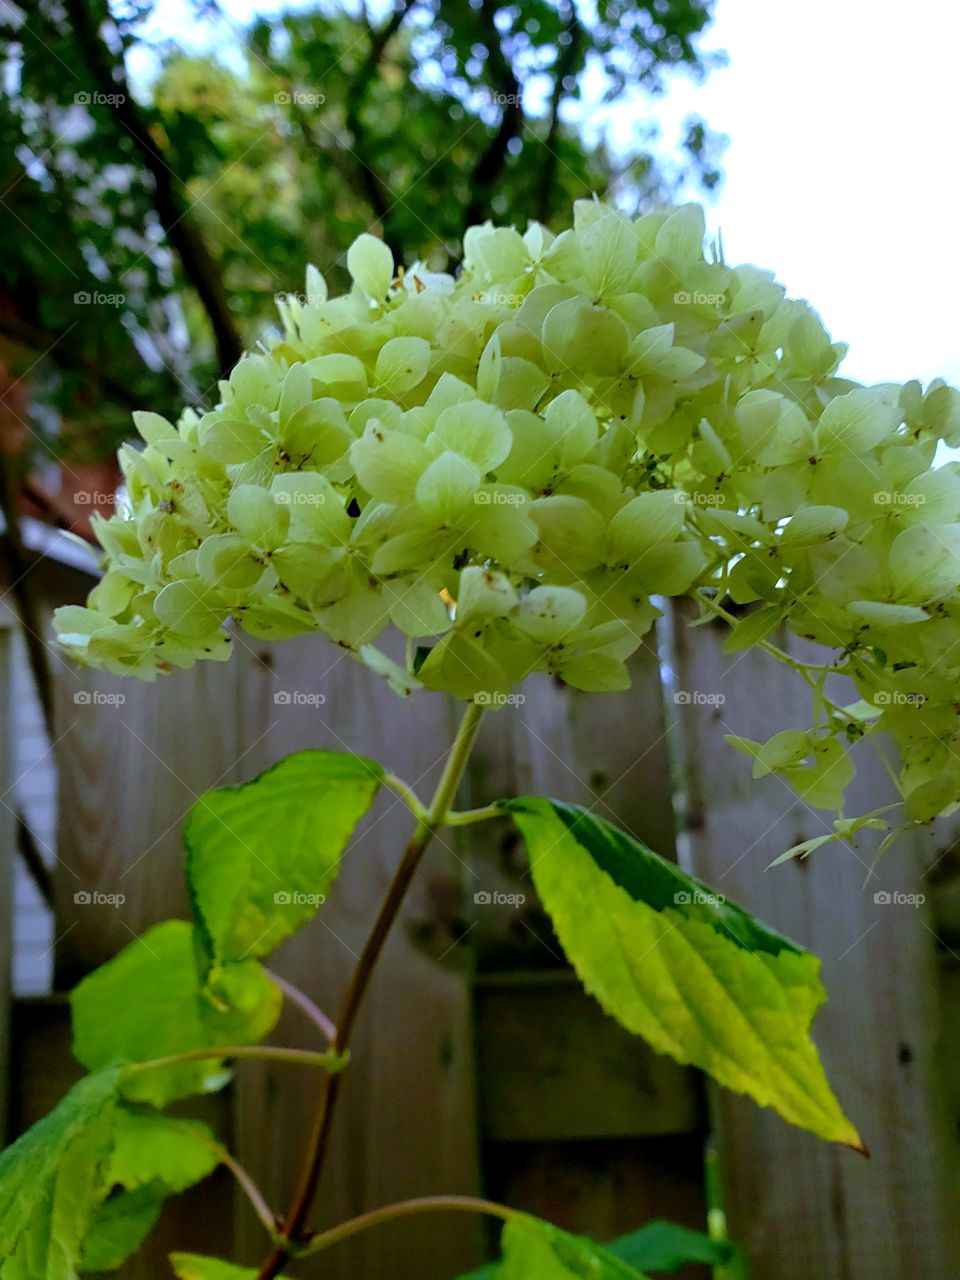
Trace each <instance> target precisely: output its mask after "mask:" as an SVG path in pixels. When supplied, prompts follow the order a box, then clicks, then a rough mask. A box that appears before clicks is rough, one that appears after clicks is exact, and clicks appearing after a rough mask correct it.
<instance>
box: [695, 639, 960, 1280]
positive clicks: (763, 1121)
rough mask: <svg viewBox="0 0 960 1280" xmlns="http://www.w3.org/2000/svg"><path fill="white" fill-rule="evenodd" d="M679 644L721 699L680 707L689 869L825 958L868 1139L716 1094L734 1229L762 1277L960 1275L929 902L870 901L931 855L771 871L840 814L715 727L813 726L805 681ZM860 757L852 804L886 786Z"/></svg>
mask: <svg viewBox="0 0 960 1280" xmlns="http://www.w3.org/2000/svg"><path fill="white" fill-rule="evenodd" d="M681 621H682V619H681ZM720 634H721V635H722V632H721V633H720ZM676 649H677V670H678V675H677V679H678V683H679V686H680V688H681V689H683V690H685V691H686V692H688V693H692V694H696V693H700V694H716V693H722V694H723V695H725V697H726V702H725V703H724V704H723V705H722V706H720V707H716V708H709V707H698V706H696V705H695V703H693V702H691V703H688V705H687V706H685V707H683V708H682V709H681V710H682V727H683V730H684V733H683V737H684V742H685V761H686V772H687V778H688V782H689V787H690V809H689V813H688V828H689V857H690V862H691V864H692V868H693V870H695V871H696V872H697V874H699V875H700V876H702V877H703V878H704V879H705V880H707V881H709V882H710V883H711V884H713V885H714V886H715V887H716V888H717V889H718V890H719V891H720V892H722V893H724V894H726V895H727V896H728V897H731V898H733V899H734V900H736V901H739V902H741V903H742V904H743V905H744V906H746V907H748V908H750V909H751V910H754V911H756V912H757V913H758V914H759V915H760V916H762V917H763V919H765V920H766V921H767V922H768V923H770V924H772V925H774V926H775V927H777V928H779V929H781V930H782V931H783V932H785V933H786V934H788V935H790V936H792V937H795V938H796V939H798V941H800V942H802V943H804V944H805V945H807V946H809V947H810V948H811V949H812V950H814V951H815V952H817V953H818V954H819V955H820V956H821V957H822V959H823V978H824V982H825V985H826V988H827V990H828V992H829V996H830V998H829V1001H828V1003H827V1005H826V1006H825V1008H824V1009H823V1010H822V1011H821V1012H820V1014H819V1015H818V1017H817V1019H816V1022H815V1024H814V1033H815V1037H816V1040H817V1042H818V1044H819V1045H820V1048H821V1055H822V1057H823V1059H824V1064H825V1066H826V1068H827V1072H828V1075H829V1076H830V1079H831V1081H832V1082H833V1084H834V1086H835V1089H836V1092H837V1094H838V1095H839V1097H840V1100H841V1102H842V1103H843V1105H844V1107H845V1109H846V1110H847V1112H848V1114H849V1115H850V1117H851V1118H852V1119H853V1120H854V1122H855V1123H856V1124H858V1126H859V1127H860V1130H861V1133H862V1134H863V1136H864V1138H865V1140H866V1142H867V1144H868V1146H869V1147H870V1149H871V1151H872V1153H873V1156H872V1159H871V1160H869V1161H867V1160H864V1159H862V1158H861V1157H860V1156H857V1155H855V1154H854V1153H853V1152H850V1151H847V1150H843V1149H839V1148H836V1147H833V1146H828V1145H827V1144H824V1143H821V1142H819V1141H818V1140H816V1139H814V1138H812V1137H809V1136H807V1135H806V1134H803V1133H801V1132H799V1131H798V1130H796V1129H793V1128H791V1127H789V1126H787V1125H786V1124H784V1123H783V1122H781V1121H780V1120H779V1119H778V1118H777V1117H776V1116H774V1115H773V1114H772V1113H771V1112H769V1111H761V1110H758V1109H757V1108H755V1107H754V1106H753V1104H752V1103H749V1102H747V1101H745V1100H743V1099H740V1098H737V1097H734V1096H733V1095H731V1094H728V1093H719V1094H717V1095H716V1097H715V1120H716V1125H717V1128H718V1130H719V1141H720V1152H721V1163H722V1167H723V1169H724V1177H725V1183H726V1199H727V1206H728V1212H729V1217H730V1225H731V1232H732V1234H733V1235H734V1236H735V1237H736V1238H739V1239H741V1240H742V1241H743V1242H744V1244H745V1245H746V1247H747V1252H748V1254H749V1257H750V1261H751V1264H752V1267H753V1270H752V1274H753V1275H756V1276H762V1277H763V1280H809V1277H810V1276H811V1275H823V1276H843V1277H844V1278H845V1280H908V1278H909V1280H913V1277H916V1276H923V1277H924V1280H948V1278H952V1277H955V1276H956V1275H957V1274H958V1273H960V1253H958V1251H957V1249H958V1246H957V1241H956V1236H955V1230H954V1218H955V1211H954V1210H953V1209H951V1208H949V1207H948V1205H947V1204H946V1202H945V1197H946V1194H947V1188H948V1179H947V1176H946V1169H945V1164H944V1161H945V1157H946V1152H947V1150H948V1144H949V1141H950V1139H949V1136H948V1135H947V1133H946V1126H945V1122H944V1117H943V1115H942V1112H941V1109H940V1103H939V1102H938V1085H937V1080H936V1074H935V1065H934V1063H935V1048H936V1041H937V1007H936V1001H937V997H936V990H937V982H936V969H935V956H934V951H935V943H934V938H933V935H932V933H931V931H930V928H929V925H928V922H927V919H926V917H925V914H924V911H923V910H917V909H915V908H913V907H910V906H906V905H880V904H876V903H875V902H874V897H873V895H874V893H875V892H876V891H878V890H884V891H887V892H890V893H894V892H898V891H899V892H901V893H918V892H919V893H922V892H923V891H924V882H923V881H922V879H921V877H922V873H923V863H922V859H921V858H920V856H919V853H918V850H917V848H916V847H915V846H911V845H910V843H909V842H904V843H903V844H902V845H900V846H898V847H896V848H895V849H894V850H893V851H891V852H890V853H889V854H888V855H887V857H886V859H885V861H884V862H883V863H882V864H881V867H880V869H879V872H878V876H877V877H876V878H871V879H869V880H868V878H867V870H868V866H869V862H870V845H869V842H867V841H864V842H863V847H861V848H858V850H857V852H856V853H854V852H852V851H851V850H849V849H848V848H847V847H846V846H843V845H835V846H828V847H827V848H825V849H823V850H821V851H819V852H818V853H816V854H814V855H813V857H812V858H811V859H810V860H809V862H807V863H804V864H792V865H788V866H785V867H780V868H776V869H774V870H772V871H770V872H769V873H766V874H765V873H764V867H765V866H766V865H767V864H768V863H769V862H770V860H771V859H772V858H773V857H774V856H776V855H777V854H778V853H780V852H782V851H783V850H784V849H786V848H788V847H789V846H790V845H792V844H794V843H796V842H797V841H799V840H802V839H805V838H807V837H809V836H812V835H818V834H822V833H823V832H824V831H825V830H827V829H828V826H829V820H830V815H825V814H822V813H819V812H817V811H812V810H810V809H809V808H807V807H806V806H805V805H804V804H802V803H801V802H800V801H799V800H797V798H796V797H795V796H794V795H793V793H792V792H789V791H788V790H787V789H786V787H785V784H783V783H782V781H781V780H779V779H777V778H775V777H771V778H767V779H764V780H763V781H762V782H755V781H753V780H751V778H750V772H751V770H750V762H749V761H748V760H747V759H746V758H745V757H743V756H741V755H739V754H738V753H736V752H734V751H733V750H732V749H730V748H728V747H727V746H726V745H725V744H724V743H723V741H722V738H723V735H724V734H725V733H738V734H744V735H746V736H748V737H752V738H757V739H764V738H766V737H769V736H770V735H771V734H772V733H774V732H775V731H777V730H778V729H781V728H785V727H788V726H791V725H800V726H802V725H804V724H805V723H807V718H808V716H809V697H808V695H807V694H806V690H805V686H804V685H803V683H802V682H801V681H800V680H799V678H798V677H795V676H793V675H791V674H790V673H789V672H786V671H784V669H783V668H782V667H780V666H779V664H777V663H776V662H775V661H774V660H772V659H770V658H768V657H766V656H765V655H762V654H747V655H743V654H733V655H724V654H723V653H722V651H721V648H720V643H719V636H718V634H717V632H716V630H715V629H714V628H712V627H704V628H698V629H696V630H689V629H687V628H686V627H684V626H682V625H679V626H678V628H677V633H676ZM858 765H859V770H860V772H859V777H858V780H857V782H856V783H855V784H854V787H853V788H852V789H851V794H850V802H849V811H850V812H851V813H858V812H862V811H864V810H866V809H869V808H873V807H874V806H876V805H877V804H879V803H883V801H884V799H885V798H887V797H888V789H889V784H888V783H887V782H886V780H885V778H884V777H883V774H882V771H881V770H880V768H879V766H878V765H877V764H876V763H875V761H874V759H873V758H872V755H871V754H870V753H868V752H866V749H865V744H864V751H863V752H861V753H859V754H858ZM865 881H866V883H865Z"/></svg>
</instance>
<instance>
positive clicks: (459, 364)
mask: <svg viewBox="0 0 960 1280" xmlns="http://www.w3.org/2000/svg"><path fill="white" fill-rule="evenodd" d="M347 265H348V268H349V271H350V275H351V278H352V280H353V287H352V289H351V291H350V293H349V294H348V295H345V296H342V297H337V298H328V296H327V289H326V285H325V282H324V280H323V278H322V276H321V275H320V273H319V272H318V271H317V270H315V269H314V268H310V269H309V271H308V273H307V281H306V295H305V296H304V297H302V298H296V297H291V296H289V295H288V296H287V297H286V298H285V299H284V300H282V301H281V302H280V304H279V305H280V313H281V319H282V334H281V333H278V334H277V335H276V336H274V337H273V338H271V339H270V340H269V341H267V342H266V343H265V344H264V345H263V347H262V348H261V349H259V350H258V351H256V352H255V353H254V354H251V355H249V356H247V357H245V358H244V359H243V360H242V361H241V362H240V364H238V365H237V367H236V368H235V369H234V371H233V372H232V374H231V375H230V378H229V380H228V381H224V382H222V383H221V384H220V393H221V395H220V403H219V405H218V407H217V408H216V409H214V410H212V411H211V412H208V413H203V414H198V413H197V412H195V411H193V410H190V409H188V410H187V411H186V412H185V413H184V414H183V415H182V416H181V418H180V420H179V422H178V423H177V425H176V426H174V425H172V424H171V423H169V422H167V421H166V420H165V419H163V418H161V417H159V416H158V415H156V414H153V413H140V414H137V415H135V421H136V425H137V429H138V431H139V432H140V435H141V436H142V437H143V439H144V441H145V447H143V448H142V449H140V450H138V449H135V448H133V447H125V448H124V449H123V450H122V451H121V461H122V465H123V470H124V474H125V477H126V489H127V496H128V508H127V509H124V510H120V511H118V512H117V514H115V515H114V516H113V517H112V518H111V519H109V520H103V519H101V518H95V520H96V533H97V536H98V538H99V540H100V542H101V543H102V545H103V547H104V549H105V552H106V566H105V567H106V573H105V576H104V578H103V580H102V581H101V582H100V584H99V585H98V586H97V587H96V589H95V590H94V591H93V593H92V594H91V597H90V600H89V605H88V607H87V608H79V607H68V608H65V609H61V610H59V611H58V614H57V618H56V626H57V630H58V633H59V638H60V643H61V644H62V645H63V646H64V647H65V648H66V649H67V650H69V651H70V652H71V653H72V654H73V655H75V656H76V657H77V658H78V659H80V660H81V661H83V662H87V663H90V664H93V665H96V666H100V667H105V668H106V669H108V670H110V671H113V672H117V673H124V674H133V675H137V676H140V677H143V678H146V679H151V678H153V677H154V676H155V674H156V673H157V672H158V671H164V670H169V669H171V668H175V667H188V666H190V665H191V664H192V663H193V662H194V661H196V660H197V659H198V658H209V659H224V658H226V657H227V656H228V655H229V652H230V647H231V637H230V627H229V626H227V625H225V624H227V623H228V622H229V621H230V620H232V625H233V626H236V627H239V628H242V630H243V631H245V632H247V633H249V634H250V635H253V636H257V637H263V638H268V639H276V638H280V637H284V636H291V635H295V634H298V633H301V632H306V631H311V630H318V631H322V632H324V633H325V634H326V635H327V636H328V637H330V639H332V640H333V641H335V642H336V643H337V644H339V645H342V646H344V647H345V648H346V649H348V650H349V651H350V652H351V653H352V654H354V655H356V656H357V657H358V658H360V659H361V660H363V661H364V662H366V663H368V664H369V665H370V666H371V667H373V668H374V669H376V670H378V671H380V672H381V673H382V674H384V675H386V676H387V678H388V679H389V680H390V682H391V684H392V685H393V686H394V687H395V688H396V689H398V690H399V691H403V692H408V691H410V690H411V689H414V688H416V687H418V686H426V687H427V688H431V689H443V690H447V691H449V692H451V693H453V694H454V695H456V696H457V697H460V698H472V697H476V696H477V695H478V694H487V695H490V694H494V693H498V692H506V691H508V690H509V689H511V688H512V687H514V686H515V685H516V684H517V683H518V682H520V681H521V680H522V679H523V678H524V677H525V676H526V675H527V674H529V673H530V672H533V671H543V670H545V671H549V672H552V673H554V674H555V675H557V676H559V677H561V678H562V679H563V680H564V681H566V682H567V683H569V684H570V685H573V686H574V687H576V688H579V689H586V690H613V689H620V688H624V687H625V686H626V685H627V684H628V674H627V668H626V666H625V660H626V659H627V658H628V657H629V655H630V654H631V653H632V652H633V651H634V650H635V649H636V648H637V646H638V645H639V644H640V642H641V640H642V638H643V636H644V635H645V633H646V632H647V631H648V630H649V628H650V626H651V624H652V622H653V620H654V619H655V617H656V616H657V613H658V610H657V608H656V606H655V604H654V602H653V601H654V600H655V599H656V598H657V597H664V596H679V595H685V594H694V595H696V596H697V598H698V599H700V600H701V601H702V602H703V605H704V607H705V608H712V609H714V610H716V611H720V612H722V611H723V610H722V607H721V602H722V601H724V600H728V601H733V602H734V603H735V604H736V605H737V606H752V608H751V609H750V610H749V611H748V612H747V613H746V614H745V615H744V616H742V617H739V618H732V619H731V620H732V621H733V622H734V624H735V625H734V636H733V639H732V643H733V644H736V645H744V646H745V645H748V644H757V643H761V644H766V643H767V637H769V636H771V635H773V634H774V632H775V631H776V629H777V628H778V626H780V625H781V624H782V623H784V622H785V623H787V624H788V625H789V626H790V627H791V628H792V629H793V630H794V631H795V632H796V633H798V634H799V635H802V636H806V637H809V638H811V639H814V640H816V641H819V642H821V643H822V644H825V645H827V646H828V647H829V648H831V649H833V650H835V651H836V652H837V658H836V660H835V662H834V663H833V664H828V666H825V667H824V668H823V670H824V671H827V670H839V671H843V672H844V673H845V674H847V675H849V676H852V677H853V679H854V680H855V682H856V684H857V686H858V688H859V691H860V693H861V695H862V700H861V702H859V703H857V704H854V706H852V707H847V708H834V707H832V704H829V703H828V702H827V700H826V699H825V696H821V701H820V707H821V710H823V711H824V719H823V723H822V724H820V725H819V726H818V728H817V729H815V730H813V731H812V732H811V733H800V732H799V731H798V732H796V733H794V732H793V731H788V733H791V734H793V736H792V737H790V738H789V739H785V738H784V737H783V735H777V739H780V741H779V742H778V741H777V739H773V740H771V743H769V744H753V743H747V742H745V741H743V740H740V741H739V742H738V745H739V746H741V747H743V748H744V749H745V750H747V751H749V752H750V753H751V754H753V755H754V756H755V757H756V760H757V769H758V771H760V772H765V771H769V770H771V769H773V770H778V771H781V772H783V773H785V774H786V775H787V776H788V778H789V779H790V781H791V782H792V783H793V785H795V786H797V788H798V790H799V791H800V793H801V794H804V788H806V798H808V799H809V800H810V802H811V803H814V804H825V805H829V807H832V806H833V804H834V803H836V801H837V794H836V793H837V785H836V784H837V781H838V780H840V782H841V783H842V782H845V781H847V780H848V776H849V772H850V771H849V769H848V766H847V764H846V763H845V762H841V760H840V758H839V756H838V754H837V753H838V752H839V753H840V756H844V758H845V750H844V746H843V738H844V736H846V737H847V738H850V737H853V736H857V735H858V734H862V733H863V732H866V731H872V730H873V729H874V728H877V727H882V728H884V729H886V730H889V731H890V732H892V733H893V735H894V737H895V738H896V739H897V742H898V745H899V746H900V748H901V751H902V752H903V753H904V756H905V761H906V763H905V770H904V775H903V779H902V781H903V786H904V794H905V796H906V797H907V799H908V810H909V811H910V812H911V814H912V816H914V817H921V816H922V817H927V816H930V814H931V813H933V812H939V811H940V810H941V809H943V808H944V806H945V805H946V804H948V803H950V802H952V800H954V799H957V798H960V752H958V747H960V719H958V715H957V709H956V706H955V701H956V688H957V683H958V677H960V629H958V617H960V467H958V464H956V463H953V462H948V463H946V464H945V465H942V466H939V467H937V468H935V469H934V468H933V461H934V455H935V454H936V451H937V448H938V445H939V444H940V443H941V442H946V443H947V444H948V445H956V444H958V443H960V394H958V393H957V392H956V391H955V390H953V389H952V388H950V387H948V386H946V385H944V384H942V383H939V382H937V383H933V384H932V385H931V386H930V387H929V388H928V389H927V390H926V391H925V392H924V390H923V389H922V388H921V386H920V385H919V384H918V383H915V382H913V383H908V384H906V385H905V386H902V387H901V386H894V385H882V386H876V387H869V388H864V387H861V386H859V385H857V384H855V383H852V382H849V381H846V380H844V379H841V378H840V377H838V375H837V369H838V366H839V364H840V361H841V358H842V356H843V354H844V352H845V347H844V346H842V345H841V344H837V343H833V342H831V340H830V337H829V335H828V334H827V333H826V332H825V330H824V327H823V325H822V323H821V321H820V319H819V317H818V316H817V315H816V313H815V312H814V311H813V310H812V309H811V308H810V307H809V306H808V305H807V303H805V302H802V301H796V300H791V299H787V298H786V297H785V293H784V289H783V288H782V287H781V286H780V285H779V284H777V283H776V281H775V279H774V277H773V276H772V274H771V273H769V272H766V271H762V270H759V269H757V268H755V267H752V266H740V267H729V266H727V265H726V263H725V262H724V261H723V258H722V255H721V254H720V253H719V252H718V251H717V250H716V249H713V250H711V252H710V253H709V254H708V255H705V253H704V219H703V213H702V210H701V209H700V208H699V207H698V206H696V205H685V206H682V207H680V208H677V209H674V210H672V211H667V212H663V213H656V214H650V215H647V216H644V217H640V218H636V219H630V218H628V217H626V216H624V215H623V214H621V213H620V212H618V211H616V210H614V209H612V208H610V207H607V206H605V205H603V204H601V203H599V202H597V201H580V202H578V203H577V204H576V205H575V207H574V225H573V227H572V229H570V230H567V231H564V232H562V233H561V234H559V235H557V236H553V235H552V234H551V233H550V232H549V231H548V230H546V229H545V228H544V227H542V226H540V225H537V224H534V225H532V226H530V227H529V229H528V230H527V231H526V233H525V234H523V235H521V234H520V233H519V232H518V231H516V230H514V229H512V228H509V227H494V226H492V225H490V224H485V225H484V226H481V227H474V228H472V229H471V230H470V231H469V232H468V233H467V235H466V238H465V244H464V262H463V267H462V269H461V271H460V272H459V274H458V275H457V276H456V278H453V277H451V276H449V275H441V274H436V273H432V272H430V271H428V270H426V269H425V268H424V267H423V265H422V264H414V265H413V266H412V267H410V268H409V269H408V270H406V271H403V270H398V269H397V267H396V265H395V264H394V262H393V259H392V257H391V254H390V251H389V250H388V249H387V248H386V246H385V245H384V244H383V243H382V242H380V241H379V240H377V239H375V238H374V237H372V236H369V235H364V236H361V237H360V238H359V239H358V240H357V241H356V242H355V244H354V245H353V246H352V248H351V249H350V251H349V254H348V258H347ZM391 627H392V628H398V629H399V631H400V632H402V633H403V634H404V635H405V636H406V637H407V645H406V659H405V661H404V662H395V661H393V660H391V659H390V658H388V657H387V656H386V654H385V653H384V652H383V651H382V650H381V649H380V648H378V647H377V646H376V643H375V642H376V641H377V640H378V637H380V636H381V633H383V632H384V631H385V629H387V628H391ZM817 687H818V689H819V690H820V693H821V695H822V681H819V682H818V686H817ZM918 791H919V792H920V796H919V798H918V797H917V792H918ZM911 795H913V796H914V798H915V802H914V803H913V807H912V809H911V808H910V807H909V798H910V796H911ZM840 798H842V785H841V786H840Z"/></svg>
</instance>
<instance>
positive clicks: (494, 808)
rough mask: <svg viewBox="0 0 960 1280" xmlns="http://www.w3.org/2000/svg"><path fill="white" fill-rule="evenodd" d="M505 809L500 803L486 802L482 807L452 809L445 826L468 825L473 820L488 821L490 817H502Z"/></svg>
mask: <svg viewBox="0 0 960 1280" xmlns="http://www.w3.org/2000/svg"><path fill="white" fill-rule="evenodd" d="M502 817H503V810H502V809H501V808H500V806H499V805H498V804H485V805H484V806H483V808H482V809H461V810H460V812H459V813H458V812H456V811H452V812H450V813H448V814H447V816H446V818H445V820H444V824H443V825H444V826H445V827H466V826H469V825H470V823H471V822H486V821H487V819H489V818H502Z"/></svg>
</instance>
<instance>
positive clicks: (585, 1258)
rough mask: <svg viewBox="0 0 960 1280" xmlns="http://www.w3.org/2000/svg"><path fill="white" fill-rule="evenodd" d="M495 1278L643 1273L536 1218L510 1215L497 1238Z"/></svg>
mask: <svg viewBox="0 0 960 1280" xmlns="http://www.w3.org/2000/svg"><path fill="white" fill-rule="evenodd" d="M500 1243H501V1248H502V1250H503V1260H502V1261H501V1263H500V1265H499V1267H497V1270H496V1272H495V1275H496V1277H497V1280H532V1278H533V1277H534V1276H535V1277H536V1280H645V1278H644V1276H643V1273H642V1272H641V1271H637V1270H636V1269H635V1268H634V1267H632V1266H630V1265H629V1264H628V1263H626V1262H624V1261H623V1260H622V1259H621V1258H618V1257H617V1256H616V1254H614V1253H611V1252H610V1251H609V1250H607V1249H605V1248H603V1247H602V1246H601V1245H598V1244H594V1242H593V1241H592V1240H588V1239H587V1238H586V1237H585V1236H575V1235H571V1234H570V1233H569V1232H568V1231H561V1230H560V1228H559V1227H554V1226H551V1225H550V1223H549V1222H543V1221H541V1219H539V1218H532V1217H529V1216H528V1215H527V1214H521V1215H519V1216H518V1217H516V1218H511V1220H510V1221H509V1222H508V1223H507V1225H506V1226H505V1227H504V1229H503V1235H502V1236H501V1238H500Z"/></svg>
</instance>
